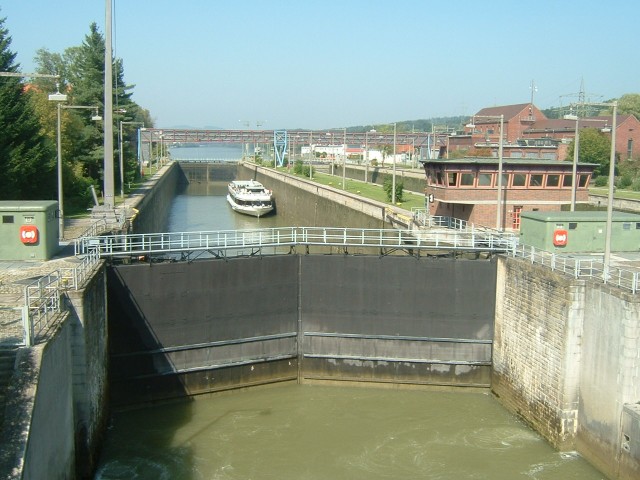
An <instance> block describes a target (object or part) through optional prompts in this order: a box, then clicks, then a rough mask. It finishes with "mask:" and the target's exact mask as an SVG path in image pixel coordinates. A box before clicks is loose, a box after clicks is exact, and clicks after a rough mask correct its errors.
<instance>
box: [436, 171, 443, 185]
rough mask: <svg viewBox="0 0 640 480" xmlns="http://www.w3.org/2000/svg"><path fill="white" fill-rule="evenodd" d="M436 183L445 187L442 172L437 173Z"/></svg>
mask: <svg viewBox="0 0 640 480" xmlns="http://www.w3.org/2000/svg"><path fill="white" fill-rule="evenodd" d="M436 183H437V184H438V185H444V180H443V179H442V172H438V173H436Z"/></svg>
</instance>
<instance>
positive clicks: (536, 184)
mask: <svg viewBox="0 0 640 480" xmlns="http://www.w3.org/2000/svg"><path fill="white" fill-rule="evenodd" d="M543 182H544V175H541V174H539V173H536V174H531V176H530V177H529V186H530V187H531V188H542V186H543V185H544V183H543Z"/></svg>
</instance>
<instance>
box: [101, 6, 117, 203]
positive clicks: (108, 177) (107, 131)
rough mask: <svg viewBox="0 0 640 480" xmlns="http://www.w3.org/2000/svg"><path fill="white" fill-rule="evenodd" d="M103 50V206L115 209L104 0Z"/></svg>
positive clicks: (110, 74)
mask: <svg viewBox="0 0 640 480" xmlns="http://www.w3.org/2000/svg"><path fill="white" fill-rule="evenodd" d="M104 30H105V40H104V43H105V49H104V206H105V208H113V207H115V182H114V177H113V175H114V173H113V63H112V62H113V53H112V45H111V0H105V27H104Z"/></svg>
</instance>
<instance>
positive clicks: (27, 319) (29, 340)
mask: <svg viewBox="0 0 640 480" xmlns="http://www.w3.org/2000/svg"><path fill="white" fill-rule="evenodd" d="M25 290H26V289H25ZM25 298H26V291H25ZM20 310H21V316H22V328H23V329H24V344H25V346H27V347H32V346H33V325H32V322H31V316H30V315H29V304H28V303H26V301H25V305H23V306H22V308H21V309H20Z"/></svg>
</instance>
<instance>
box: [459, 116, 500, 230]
mask: <svg viewBox="0 0 640 480" xmlns="http://www.w3.org/2000/svg"><path fill="white" fill-rule="evenodd" d="M476 118H487V119H493V120H498V119H499V120H500V139H499V141H498V184H497V187H498V200H497V205H496V206H497V208H496V228H497V229H498V230H499V231H502V160H503V159H502V147H503V143H504V140H503V138H502V135H503V130H504V114H500V115H474V116H473V119H472V123H470V124H468V125H467V127H470V128H475V125H474V123H473V122H475V119H476ZM472 133H473V132H472Z"/></svg>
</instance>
